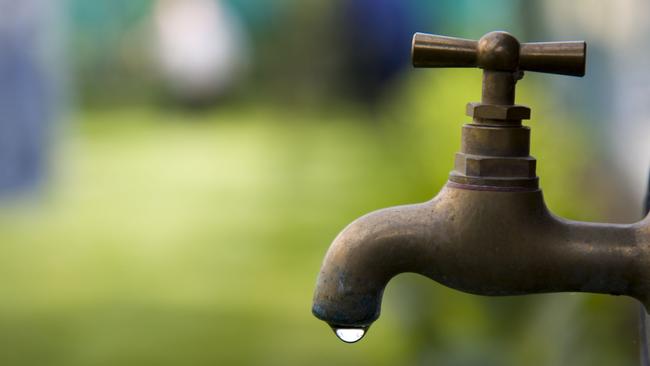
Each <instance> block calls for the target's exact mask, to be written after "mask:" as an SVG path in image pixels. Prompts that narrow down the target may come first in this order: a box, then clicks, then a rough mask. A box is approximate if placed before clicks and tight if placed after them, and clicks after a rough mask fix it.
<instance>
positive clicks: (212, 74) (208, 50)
mask: <svg viewBox="0 0 650 366" xmlns="http://www.w3.org/2000/svg"><path fill="white" fill-rule="evenodd" d="M154 25H155V37H156V41H157V46H158V47H157V49H158V55H157V56H158V59H159V61H160V66H161V69H162V70H161V71H162V73H163V76H164V77H165V79H166V80H167V82H168V83H169V84H170V85H169V86H170V88H171V89H172V91H173V92H174V93H176V94H178V95H179V96H180V97H182V98H190V99H192V98H200V99H204V98H205V97H208V98H209V97H212V96H219V95H221V94H223V93H225V92H227V90H228V88H230V87H231V86H232V85H233V84H234V83H235V81H236V80H237V77H238V76H239V75H240V73H241V72H242V71H243V69H244V65H245V63H246V59H247V58H246V49H247V47H246V37H245V34H244V30H243V28H242V27H241V24H240V22H239V20H238V18H237V17H236V16H235V15H234V13H232V12H230V11H229V10H228V9H227V8H226V6H225V5H223V4H222V3H220V2H218V1H217V0H159V1H158V2H157V4H156V7H155V10H154Z"/></svg>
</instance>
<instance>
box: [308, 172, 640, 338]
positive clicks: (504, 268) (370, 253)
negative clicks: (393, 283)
mask: <svg viewBox="0 0 650 366" xmlns="http://www.w3.org/2000/svg"><path fill="white" fill-rule="evenodd" d="M649 254H650V222H649V221H648V220H647V219H646V220H644V221H641V222H638V223H635V224H629V225H621V224H597V223H586V222H577V221H570V220H566V219H563V218H560V217H558V216H556V215H553V214H552V213H551V212H550V211H549V210H548V209H547V207H546V205H545V203H544V199H543V196H542V192H541V190H539V189H530V190H521V191H512V190H510V191H508V190H499V189H491V188H489V187H482V188H481V187H476V186H469V185H462V184H457V183H454V182H448V183H447V184H446V185H445V187H443V189H442V190H441V191H440V193H439V194H438V195H437V196H436V197H435V198H433V199H432V200H430V201H428V202H425V203H421V204H415V205H406V206H398V207H392V208H387V209H382V210H379V211H375V212H372V213H370V214H368V215H365V216H363V217H361V218H359V219H357V220H356V221H354V222H353V223H351V224H350V225H349V226H348V227H346V228H345V229H344V230H343V231H342V232H341V233H340V234H339V235H338V237H337V238H336V239H335V240H334V242H333V243H332V245H331V247H330V249H329V251H328V252H327V255H326V256H325V260H324V262H323V266H322V269H321V272H320V275H319V278H318V283H317V286H316V293H315V295H314V304H313V309H312V311H313V313H314V315H316V317H318V318H320V319H321V320H324V321H326V322H328V323H329V324H330V325H332V326H338V327H368V326H369V325H370V324H371V323H372V322H373V321H374V320H376V319H377V318H378V316H379V312H380V307H381V299H382V294H383V291H384V288H385V287H386V284H387V283H388V281H389V280H390V279H391V278H393V277H394V276H396V275H397V274H400V273H403V272H413V273H417V274H420V275H423V276H426V277H429V278H431V279H433V280H435V281H437V282H440V283H441V284H443V285H446V286H448V287H451V288H454V289H457V290H461V291H464V292H468V293H472V294H478V295H491V296H502V295H522V294H534V293H547V292H566V291H576V292H593V293H603V294H613V295H628V296H632V297H634V298H636V299H638V300H640V301H641V302H643V303H644V304H645V305H646V306H648V294H649V293H650V292H649V291H650V277H649V276H650V273H649V271H648V269H646V268H647V267H648V266H647V263H648V260H649V259H650V258H649Z"/></svg>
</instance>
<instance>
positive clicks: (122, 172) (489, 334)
mask: <svg viewBox="0 0 650 366" xmlns="http://www.w3.org/2000/svg"><path fill="white" fill-rule="evenodd" d="M412 76H413V79H412V80H407V81H405V82H404V83H403V84H401V85H396V87H395V89H394V90H395V94H394V95H392V96H389V97H390V100H391V102H387V103H386V104H385V106H384V108H383V109H382V110H381V112H379V113H376V114H370V115H369V114H367V113H366V112H363V111H362V110H357V109H354V108H349V107H341V106H337V108H331V109H328V110H327V111H318V112H317V113H315V112H306V111H297V110H295V109H285V108H278V107H277V106H271V105H268V106H263V105H255V106H249V105H243V106H240V107H237V106H234V105H232V106H227V107H223V108H221V109H217V110H215V111H212V112H208V113H199V114H184V113H180V112H178V111H170V110H159V109H156V108H152V107H141V108H133V107H130V108H123V109H112V110H107V109H97V110H85V111H83V112H82V113H80V114H79V115H78V116H77V123H75V124H73V126H71V128H74V130H73V131H74V132H75V133H74V134H73V137H72V138H69V139H67V140H65V142H63V143H62V144H61V146H60V149H59V150H58V152H57V157H56V158H57V159H59V161H60V164H63V165H62V166H63V169H60V170H59V172H58V175H57V178H56V179H55V181H54V182H53V185H52V186H51V188H49V189H48V190H47V191H45V192H44V193H43V194H44V197H45V199H44V200H42V201H39V202H38V203H36V202H34V203H32V204H29V205H25V204H24V203H23V204H21V203H15V204H14V205H13V207H12V206H10V205H8V203H6V204H5V206H4V208H2V210H1V211H0V231H1V232H2V241H3V245H2V248H1V249H0V297H2V299H3V301H2V302H0V364H2V365H42V364H47V365H51V366H55V365H66V366H74V365H89V364H92V365H158V366H162V365H179V364H189V365H306V364H309V365H330V364H336V365H408V364H411V365H424V364H438V365H477V364H480V365H522V364H525V365H592V366H593V365H611V364H631V363H632V361H633V360H634V359H635V357H636V345H635V344H634V341H633V340H634V339H635V337H634V326H633V325H632V324H633V322H632V320H631V319H632V317H633V314H634V313H633V311H630V308H633V306H634V302H633V301H631V300H622V299H616V298H610V297H605V296H590V295H577V294H575V295H574V294H557V295H538V296H529V297H517V298H482V297H477V296H472V295H467V294H462V293H459V292H456V291H453V290H450V289H447V288H444V287H442V286H441V285H438V284H435V283H433V282H431V281H429V280H426V279H423V278H421V277H418V276H414V275H402V276H399V277H398V278H397V279H395V280H394V281H393V282H391V284H390V285H389V287H388V289H387V291H386V295H385V302H384V309H383V314H382V317H381V318H380V320H379V321H378V322H377V323H376V324H375V325H374V326H373V327H372V328H371V329H370V332H369V334H368V335H367V336H366V338H365V339H364V340H363V341H361V342H359V343H358V344H355V345H347V344H343V343H342V342H340V341H338V340H337V339H336V338H335V337H334V335H333V334H332V332H331V331H330V330H329V329H328V327H327V325H325V324H324V323H322V322H320V321H318V320H316V319H315V318H314V317H313V316H312V315H311V314H310V305H311V295H312V291H313V286H314V283H315V278H316V274H317V271H318V268H319V265H320V262H321V260H322V257H323V254H324V253H325V250H326V249H327V246H328V244H329V242H330V241H331V239H332V238H334V236H335V235H336V234H337V232H338V231H339V230H340V229H341V228H342V227H344V226H345V225H346V224H347V223H349V222H350V221H352V220H353V219H354V218H356V217H358V216H360V215H362V214H364V213H367V212H368V211H371V210H374V209H378V208H381V207H385V206H389V205H397V204H404V203H410V202H418V201H424V200H428V199H430V198H431V197H432V196H433V195H434V194H435V193H436V192H437V191H438V190H439V188H440V187H441V186H442V185H443V184H444V182H445V180H446V177H447V174H448V172H449V170H451V167H452V161H453V159H452V157H453V153H454V152H455V151H456V150H457V149H458V146H459V140H460V134H459V133H460V124H461V122H462V121H465V120H467V117H464V116H463V111H464V104H465V102H466V101H468V100H477V99H478V92H479V90H480V87H479V82H480V77H479V76H480V75H479V71H472V70H451V71H441V72H436V73H425V72H418V73H417V74H415V73H413V74H412ZM522 87H524V88H521V93H520V102H521V103H524V104H530V105H531V106H532V107H533V111H534V114H533V116H534V119H533V121H532V122H531V123H530V125H531V126H532V128H533V130H534V133H533V154H534V155H536V156H537V158H538V159H539V164H538V165H539V174H540V176H542V181H541V184H542V186H543V187H544V189H545V193H546V198H547V201H548V203H549V205H550V207H551V209H553V210H554V212H556V213H558V214H561V215H564V216H568V217H570V218H574V219H594V218H598V215H599V211H601V210H600V206H599V205H600V203H599V202H597V200H594V199H590V197H592V195H591V192H590V191H589V187H588V186H585V185H583V184H581V179H580V171H581V169H582V167H583V166H584V164H585V163H586V161H587V160H588V159H589V158H590V156H592V154H593V151H591V150H590V147H589V145H588V144H586V141H585V137H584V136H581V133H580V131H578V130H576V125H574V124H568V123H563V121H564V120H566V119H567V118H568V119H575V118H576V116H570V115H559V114H557V113H551V112H553V111H552V109H549V107H548V106H545V105H544V100H547V99H548V95H546V94H542V93H541V92H539V93H537V94H535V93H533V92H531V90H533V88H532V87H531V85H529V84H526V83H524V84H522ZM538 111H543V112H538ZM547 112H548V113H547ZM538 115H540V116H541V117H539V118H538V117H537V116H538ZM569 157H570V158H569Z"/></svg>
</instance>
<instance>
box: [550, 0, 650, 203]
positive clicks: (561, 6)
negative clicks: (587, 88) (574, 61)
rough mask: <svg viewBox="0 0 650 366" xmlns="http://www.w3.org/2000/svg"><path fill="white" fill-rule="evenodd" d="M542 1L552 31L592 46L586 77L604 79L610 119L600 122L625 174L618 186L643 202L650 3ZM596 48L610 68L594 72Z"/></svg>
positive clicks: (648, 154)
mask: <svg viewBox="0 0 650 366" xmlns="http://www.w3.org/2000/svg"><path fill="white" fill-rule="evenodd" d="M542 4H543V6H544V17H545V19H546V21H547V23H548V24H547V25H548V29H549V30H550V31H551V33H552V34H553V35H555V36H556V37H557V39H567V38H571V37H578V38H581V39H586V40H587V44H591V45H592V47H591V48H590V47H587V75H586V76H585V78H589V79H591V80H594V79H599V80H601V82H599V84H600V85H598V87H597V91H598V92H600V93H605V98H604V99H605V100H606V101H607V103H608V104H609V105H608V106H607V108H608V109H609V112H610V113H608V118H609V119H610V120H607V121H602V123H600V125H601V126H603V128H604V135H605V136H607V138H608V139H607V141H606V143H607V145H608V146H607V148H608V150H609V151H608V152H609V153H610V154H611V159H613V161H614V162H615V164H616V166H617V168H618V169H619V170H620V173H622V175H623V178H624V179H623V181H621V182H620V184H621V186H620V187H619V189H626V190H628V193H630V196H631V197H632V198H633V199H634V202H639V203H641V202H642V199H643V196H644V194H645V191H646V185H647V177H648V170H649V169H650V71H649V69H648V65H649V62H648V61H649V60H650V43H648V41H647V40H648V39H649V38H650V2H648V1H647V0H607V1H598V2H595V1H593V0H574V1H565V0H546V1H543V2H542ZM590 50H591V52H590ZM595 50H597V51H600V55H603V56H605V57H606V58H607V64H608V66H609V68H608V69H607V70H602V69H601V70H594V69H593V68H591V70H590V67H589V65H590V58H592V57H594V56H598V55H599V54H598V53H596V52H594V51H595ZM592 63H593V59H592ZM594 72H606V73H607V74H608V75H598V74H594ZM609 116H612V117H609ZM634 210H637V211H639V209H638V208H634Z"/></svg>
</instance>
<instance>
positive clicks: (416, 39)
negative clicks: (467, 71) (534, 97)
mask: <svg viewBox="0 0 650 366" xmlns="http://www.w3.org/2000/svg"><path fill="white" fill-rule="evenodd" d="M586 50H587V44H586V43H585V42H584V41H572V42H539V43H519V41H518V40H517V39H516V38H515V37H514V36H512V35H511V34H509V33H507V32H501V31H496V32H490V33H487V34H486V35H484V36H483V37H481V39H479V40H478V41H474V40H469V39H462V38H453V37H445V36H437V35H433V34H425V33H415V35H414V36H413V46H412V49H411V56H412V59H413V66H415V67H479V68H481V69H483V70H484V78H483V100H482V102H483V103H489V104H506V105H507V104H513V103H514V87H515V83H516V81H517V80H518V79H519V78H520V77H521V73H520V72H521V71H536V72H545V73H551V74H562V75H571V76H584V74H585V59H586Z"/></svg>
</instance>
